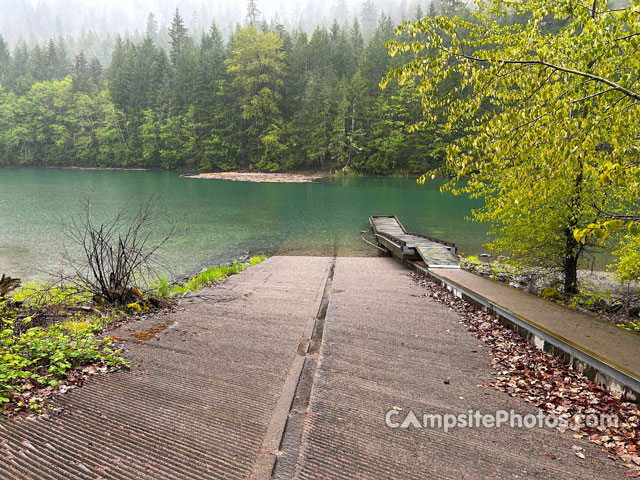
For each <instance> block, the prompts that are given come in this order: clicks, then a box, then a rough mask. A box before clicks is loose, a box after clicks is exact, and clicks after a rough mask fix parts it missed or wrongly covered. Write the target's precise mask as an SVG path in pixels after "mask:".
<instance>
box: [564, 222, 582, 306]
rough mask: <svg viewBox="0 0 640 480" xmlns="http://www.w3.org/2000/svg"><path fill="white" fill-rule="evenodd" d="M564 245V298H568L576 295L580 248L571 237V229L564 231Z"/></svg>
mask: <svg viewBox="0 0 640 480" xmlns="http://www.w3.org/2000/svg"><path fill="white" fill-rule="evenodd" d="M565 237H566V240H567V241H566V245H565V255H564V262H563V276H564V296H565V297H570V296H572V295H575V294H576V293H578V259H579V258H580V252H581V250H582V249H581V248H580V245H578V242H576V239H575V238H574V237H573V229H572V228H567V229H566V230H565Z"/></svg>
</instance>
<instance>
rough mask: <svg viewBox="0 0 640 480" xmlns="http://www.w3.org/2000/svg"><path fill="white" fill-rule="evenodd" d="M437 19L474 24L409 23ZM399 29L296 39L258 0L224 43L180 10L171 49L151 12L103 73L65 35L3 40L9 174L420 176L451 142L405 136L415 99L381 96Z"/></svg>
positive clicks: (416, 114) (417, 108)
mask: <svg viewBox="0 0 640 480" xmlns="http://www.w3.org/2000/svg"><path fill="white" fill-rule="evenodd" d="M252 5H253V7H252ZM252 8H254V9H255V11H251V9H252ZM438 13H444V14H447V15H453V14H455V13H457V14H460V15H462V16H464V15H468V14H469V12H468V10H466V7H464V6H463V4H462V3H461V2H457V1H453V2H442V3H432V4H431V5H430V7H429V9H428V10H427V11H426V12H423V11H422V9H421V7H420V6H418V7H417V9H416V11H415V12H413V14H412V18H414V19H415V18H421V17H423V16H425V15H430V16H432V17H433V16H435V15H436V14H438ZM394 27H395V23H394V22H393V21H392V19H391V17H390V16H387V15H385V14H381V15H380V16H379V19H378V21H377V25H376V26H375V27H373V26H372V27H371V29H370V30H371V31H370V32H363V29H362V27H361V22H360V21H359V20H358V19H357V18H356V19H355V20H354V21H353V22H352V23H351V24H341V23H339V22H338V21H337V20H336V21H334V22H333V24H332V25H331V26H330V27H329V28H326V27H323V26H318V27H317V28H315V30H313V32H311V33H309V34H308V33H306V32H305V31H303V30H299V29H295V30H291V31H289V30H287V29H285V28H284V27H283V26H282V25H280V24H278V23H277V22H275V21H271V22H267V21H265V20H264V18H261V16H260V13H259V11H258V6H257V5H256V3H255V2H249V8H248V12H247V18H246V21H245V22H244V26H240V25H238V26H237V27H236V28H235V30H234V31H233V32H232V33H231V35H230V36H229V38H225V36H224V35H223V33H222V30H221V29H220V28H219V27H218V26H217V25H216V23H213V24H212V25H211V26H210V28H209V30H208V31H206V32H203V33H202V34H201V35H200V36H198V37H194V36H192V35H190V32H189V29H188V28H187V26H186V24H185V21H184V19H183V17H182V16H181V14H180V12H179V11H178V10H176V11H175V14H174V17H173V20H172V22H171V25H170V26H169V28H168V30H167V32H166V33H167V34H168V35H167V36H166V38H167V39H168V41H163V37H164V34H165V32H162V31H161V29H160V28H159V25H158V22H157V20H156V19H155V17H154V15H153V14H150V15H149V17H148V19H147V28H146V32H145V34H144V35H143V36H141V37H140V38H138V39H136V38H125V37H122V36H116V37H115V41H114V46H113V51H112V55H111V59H110V63H109V64H108V65H103V64H102V62H101V61H100V60H99V59H98V58H95V57H89V56H88V55H86V54H85V53H84V52H83V51H78V52H77V53H74V54H72V52H70V48H69V47H68V46H67V42H65V40H64V39H63V38H62V37H58V38H52V39H51V40H49V41H48V42H46V43H43V44H39V43H35V45H33V46H32V47H29V46H28V45H27V44H26V43H25V42H24V41H23V42H18V43H16V45H15V46H11V45H9V43H8V42H7V41H6V40H4V39H3V38H2V37H1V36H0V165H5V166H83V167H124V168H161V169H175V170H190V171H193V170H197V171H220V170H222V171H225V170H236V169H240V170H260V171H296V170H301V171H334V172H343V173H359V174H369V175H390V174H421V173H423V172H424V171H426V170H428V169H430V168H432V167H436V166H439V165H441V164H442V162H443V161H444V156H445V149H446V146H447V144H449V143H450V141H451V139H452V137H455V131H449V132H445V130H444V129H443V128H442V125H439V124H434V125H432V126H430V127H429V128H427V129H423V130H422V131H420V132H416V133H413V134H410V133H409V132H408V127H409V126H410V125H413V124H415V123H416V122H419V121H420V120H421V118H422V113H423V112H422V106H421V104H420V95H419V92H418V91H417V89H416V88H415V87H414V86H413V85H411V84H410V83H408V84H405V85H402V86H398V85H391V86H389V87H388V88H386V89H384V90H382V89H380V86H379V84H380V81H381V79H382V77H384V75H385V74H386V73H387V72H388V71H389V69H390V68H393V67H397V66H398V65H400V64H399V63H398V62H399V60H398V59H394V58H392V57H390V56H389V54H388V51H387V48H386V47H385V44H384V42H385V41H387V40H389V39H390V38H392V37H393V36H394Z"/></svg>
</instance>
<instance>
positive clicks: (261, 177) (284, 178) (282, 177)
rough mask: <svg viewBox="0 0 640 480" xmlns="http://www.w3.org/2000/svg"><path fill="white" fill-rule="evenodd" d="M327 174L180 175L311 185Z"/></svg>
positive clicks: (250, 173) (230, 173)
mask: <svg viewBox="0 0 640 480" xmlns="http://www.w3.org/2000/svg"><path fill="white" fill-rule="evenodd" d="M327 176H328V174H325V173H313V174H303V173H261V172H216V173H200V174H197V175H180V177H181V178H199V179H205V180H211V179H217V180H231V181H232V182H258V183H311V182H315V181H317V180H319V179H321V178H326V177H327Z"/></svg>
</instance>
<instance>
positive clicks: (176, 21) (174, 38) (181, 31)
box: [169, 8, 187, 66]
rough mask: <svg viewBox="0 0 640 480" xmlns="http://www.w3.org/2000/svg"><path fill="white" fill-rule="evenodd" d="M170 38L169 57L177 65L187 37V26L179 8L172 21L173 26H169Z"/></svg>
mask: <svg viewBox="0 0 640 480" xmlns="http://www.w3.org/2000/svg"><path fill="white" fill-rule="evenodd" d="M169 38H170V39H171V41H170V44H171V52H170V54H169V57H170V58H171V63H172V64H173V65H174V66H176V65H177V63H178V57H179V56H180V51H181V49H182V46H183V45H184V42H185V40H186V38H187V27H185V25H184V20H183V19H182V17H181V16H180V11H179V10H178V9H177V8H176V11H175V13H174V15H173V20H172V21H171V27H170V28H169Z"/></svg>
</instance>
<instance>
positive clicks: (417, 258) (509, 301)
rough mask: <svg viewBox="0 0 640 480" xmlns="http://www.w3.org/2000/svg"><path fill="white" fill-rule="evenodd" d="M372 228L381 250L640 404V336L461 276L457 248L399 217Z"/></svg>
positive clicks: (380, 219)
mask: <svg viewBox="0 0 640 480" xmlns="http://www.w3.org/2000/svg"><path fill="white" fill-rule="evenodd" d="M369 223H370V224H371V229H372V230H373V233H374V235H375V238H376V243H377V247H378V248H380V249H381V250H384V251H387V252H389V253H391V254H393V255H394V256H395V257H396V258H398V260H400V261H401V262H402V263H404V264H406V265H408V266H410V267H412V268H413V269H415V270H417V271H419V272H421V273H424V274H426V275H427V276H429V277H431V279H432V280H434V281H435V282H436V283H438V284H440V285H442V286H443V287H445V288H447V289H448V290H449V291H451V292H453V293H454V294H455V295H456V296H457V297H459V298H462V299H463V300H465V301H466V302H468V303H470V304H472V305H475V306H476V307H479V308H482V309H483V310H485V311H487V312H490V313H491V314H493V315H494V316H495V317H497V318H498V320H499V321H500V322H501V323H503V324H504V325H506V326H508V327H509V328H512V329H514V330H516V331H517V332H518V333H520V335H522V336H523V337H524V338H525V339H527V340H528V341H529V342H530V343H533V344H535V345H536V346H538V347H539V348H540V349H542V350H544V351H546V352H548V353H552V354H553V355H555V356H556V357H558V358H559V359H560V360H561V361H563V362H564V363H566V364H568V365H570V366H571V367H572V368H574V369H576V370H578V371H579V372H581V373H583V374H584V375H585V376H587V377H588V378H590V379H592V380H594V381H595V382H597V383H600V384H603V385H606V386H607V387H608V388H609V389H610V390H612V391H617V392H620V393H621V394H622V395H623V396H624V397H625V398H626V399H627V400H631V401H635V402H640V349H639V348H638V347H639V346H640V337H639V336H638V335H635V334H633V333H631V332H628V331H626V330H623V329H621V328H618V327H616V326H614V325H612V324H609V323H607V322H604V321H601V320H598V319H596V318H595V317H593V316H591V315H587V314H584V313H581V312H577V311H575V310H571V309H568V308H566V307H565V306H563V305H559V304H556V303H553V302H549V301H547V300H544V299H542V298H540V297H537V296H535V295H531V294H529V293H526V292H523V291H521V290H518V289H515V288H511V287H508V286H506V285H501V284H499V283H498V282H495V281H492V280H489V279H487V278H483V277H480V276H478V275H476V274H474V273H471V272H467V271H465V270H461V269H460V266H459V264H458V261H457V260H456V256H455V255H456V247H455V245H454V244H453V243H450V242H445V241H443V240H439V239H437V238H433V237H429V236H427V235H421V234H418V233H408V232H407V231H406V229H405V228H404V227H403V226H402V224H401V223H400V221H399V220H398V219H397V218H396V217H395V216H394V215H374V216H371V217H369ZM423 262H424V264H423ZM456 269H457V270H456Z"/></svg>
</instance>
